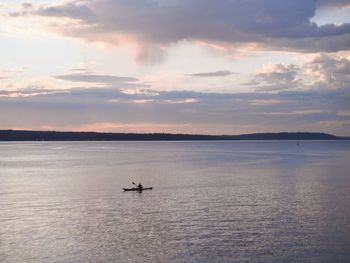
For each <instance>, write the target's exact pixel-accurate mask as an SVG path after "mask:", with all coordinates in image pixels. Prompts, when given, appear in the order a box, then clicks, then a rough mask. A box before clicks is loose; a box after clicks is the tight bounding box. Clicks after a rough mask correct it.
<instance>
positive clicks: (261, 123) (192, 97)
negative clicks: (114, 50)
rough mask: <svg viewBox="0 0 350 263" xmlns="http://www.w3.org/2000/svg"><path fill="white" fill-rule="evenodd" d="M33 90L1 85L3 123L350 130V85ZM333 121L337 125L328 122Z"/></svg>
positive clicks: (114, 128) (183, 129)
mask: <svg viewBox="0 0 350 263" xmlns="http://www.w3.org/2000/svg"><path fill="white" fill-rule="evenodd" d="M21 92H23V93H24V92H26V93H27V94H29V92H30V90H26V89H24V88H23V90H22V91H21ZM31 92H32V93H31V96H11V94H9V91H6V92H5V91H4V90H2V91H0V93H1V94H3V96H0V112H7V113H8V114H2V115H0V123H1V126H0V127H2V128H11V127H20V126H21V125H22V126H23V127H50V126H51V127H55V129H56V128H57V129H58V128H59V127H61V130H62V129H66V128H67V127H69V129H73V128H74V129H75V128H77V129H78V128H79V127H84V128H87V127H89V126H87V125H90V124H96V126H90V128H91V129H92V128H93V127H96V130H97V129H98V130H100V131H117V130H118V129H119V128H118V127H119V126H118V125H117V126H113V125H112V126H108V125H102V124H106V123H112V124H113V123H114V124H115V123H117V124H120V125H123V124H125V125H126V126H125V127H128V126H127V124H128V123H129V124H131V125H134V127H135V130H132V131H137V127H138V128H139V129H140V130H141V128H140V127H142V125H144V124H158V126H157V125H153V126H152V125H149V126H147V125H145V126H144V128H145V129H146V126H147V127H149V130H147V131H152V132H156V131H162V130H161V126H162V125H166V124H176V125H177V126H176V125H174V126H172V127H168V129H167V130H166V131H167V132H196V133H218V134H220V133H221V134H222V133H231V134H235V133H242V132H254V131H281V130H282V131H286V130H289V131H294V130H310V129H312V128H313V127H314V128H317V130H321V131H325V132H333V133H336V134H346V133H348V134H349V133H350V127H348V125H347V124H346V123H348V122H349V120H350V116H349V115H348V114H344V113H347V112H350V105H349V101H350V90H349V89H336V90H334V91H326V90H322V89H321V90H309V91H297V90H289V91H280V92H276V93H270V92H264V91H261V92H258V93H256V92H251V93H236V94H232V93H231V94H230V93H200V92H194V91H179V90H178V91H159V90H154V91H153V92H152V93H151V94H152V95H150V94H147V93H142V92H138V93H133V94H131V93H129V94H127V93H123V92H122V91H121V90H118V89H115V88H113V87H102V88H101V87H91V88H71V89H66V90H64V91H62V90H61V91H59V90H53V91H50V90H45V89H42V90H40V87H37V90H31ZM332 122H333V123H337V126H336V127H334V128H332V127H329V125H328V124H329V123H332ZM322 123H323V124H325V126H322ZM327 123H328V124H327ZM98 124H101V125H102V126H98ZM326 124H327V125H326ZM188 125H189V126H188ZM99 127H100V128H99ZM129 128H130V129H132V127H131V126H130V127H129ZM177 128H178V129H177ZM120 129H122V128H120ZM126 130H127V129H126ZM126 130H125V131H126Z"/></svg>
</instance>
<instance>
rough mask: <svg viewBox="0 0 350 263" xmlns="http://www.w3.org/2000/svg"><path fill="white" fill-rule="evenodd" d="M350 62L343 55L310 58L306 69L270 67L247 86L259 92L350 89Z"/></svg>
mask: <svg viewBox="0 0 350 263" xmlns="http://www.w3.org/2000/svg"><path fill="white" fill-rule="evenodd" d="M349 83H350V59H349V58H347V57H346V56H341V55H329V54H326V53H318V54H314V55H310V56H309V58H308V60H307V61H306V62H305V63H304V64H302V65H293V64H266V65H263V66H262V68H261V69H259V70H258V72H257V73H256V74H255V75H254V76H253V77H252V79H251V80H250V82H248V83H244V85H247V86H252V87H254V88H255V89H256V90H264V91H277V90H287V89H293V88H303V89H314V88H316V89H325V90H327V89H343V88H348V89H350V85H349Z"/></svg>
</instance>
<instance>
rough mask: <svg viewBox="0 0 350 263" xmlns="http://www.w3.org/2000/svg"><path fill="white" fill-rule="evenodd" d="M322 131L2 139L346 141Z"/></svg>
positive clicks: (27, 134) (38, 134)
mask: <svg viewBox="0 0 350 263" xmlns="http://www.w3.org/2000/svg"><path fill="white" fill-rule="evenodd" d="M342 139H349V138H345V137H337V136H334V135H331V134H326V133H318V132H280V133H253V134H242V135H195V134H169V133H99V132H57V131H21V130H0V141H190V140H197V141H199V140H300V141H301V140H342Z"/></svg>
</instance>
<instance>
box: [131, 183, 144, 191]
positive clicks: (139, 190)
mask: <svg viewBox="0 0 350 263" xmlns="http://www.w3.org/2000/svg"><path fill="white" fill-rule="evenodd" d="M132 184H134V185H135V186H136V187H137V188H139V186H138V185H137V184H135V183H134V182H132ZM139 192H142V188H141V189H140V188H139Z"/></svg>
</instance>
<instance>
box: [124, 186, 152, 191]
mask: <svg viewBox="0 0 350 263" xmlns="http://www.w3.org/2000/svg"><path fill="white" fill-rule="evenodd" d="M152 189H153V187H144V188H142V190H140V189H139V188H138V187H133V188H123V190H124V191H139V192H142V191H143V190H152Z"/></svg>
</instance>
